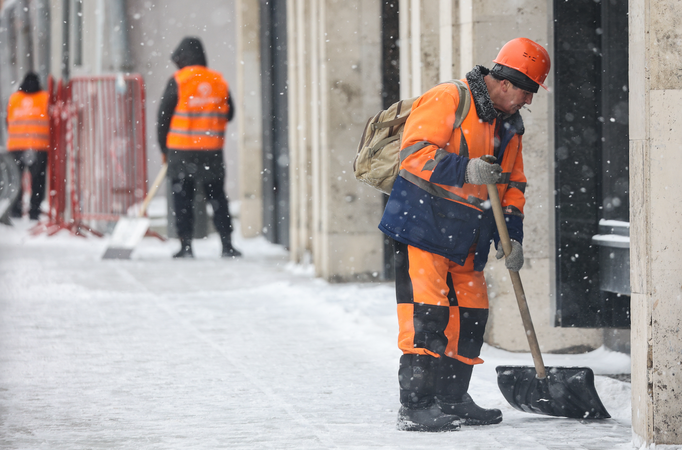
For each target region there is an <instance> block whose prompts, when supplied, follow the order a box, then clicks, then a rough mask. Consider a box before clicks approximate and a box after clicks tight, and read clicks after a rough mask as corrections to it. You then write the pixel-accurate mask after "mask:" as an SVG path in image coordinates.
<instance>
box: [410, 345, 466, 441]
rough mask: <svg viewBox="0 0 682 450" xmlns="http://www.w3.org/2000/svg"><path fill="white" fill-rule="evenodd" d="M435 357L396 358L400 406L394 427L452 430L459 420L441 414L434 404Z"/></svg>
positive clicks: (455, 427) (413, 356)
mask: <svg viewBox="0 0 682 450" xmlns="http://www.w3.org/2000/svg"><path fill="white" fill-rule="evenodd" d="M436 368H437V361H436V358H434V357H433V356H429V355H403V356H401V357H400V369H399V370H398V382H399V383H400V403H401V405H402V406H401V407H400V410H399V411H398V423H397V428H398V429H399V430H404V431H454V430H457V429H459V422H460V421H459V417H456V416H453V415H450V414H445V413H443V412H442V411H441V410H440V408H438V405H437V404H436V403H435V384H434V381H435V373H436V372H435V371H436Z"/></svg>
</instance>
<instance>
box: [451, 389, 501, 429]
mask: <svg viewBox="0 0 682 450" xmlns="http://www.w3.org/2000/svg"><path fill="white" fill-rule="evenodd" d="M438 406H440V409H441V411H443V412H444V413H447V414H452V415H455V416H457V417H459V418H460V419H462V423H463V424H464V425H492V424H495V423H500V422H502V411H500V410H499V409H496V408H491V409H485V408H481V407H480V406H478V405H477V404H476V403H474V400H473V399H472V398H471V396H470V395H469V394H464V395H463V396H462V399H461V400H460V401H459V402H457V403H446V402H443V401H441V400H440V399H439V400H438Z"/></svg>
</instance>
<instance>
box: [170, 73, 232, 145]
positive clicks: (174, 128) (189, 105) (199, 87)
mask: <svg viewBox="0 0 682 450" xmlns="http://www.w3.org/2000/svg"><path fill="white" fill-rule="evenodd" d="M175 81H176V83H177V85H178V104H177V106H176V107H175V111H174V113H173V118H172V119H171V123H170V130H169V132H168V137H167V139H166V144H167V146H168V148H169V149H174V150H222V148H223V144H224V142H225V129H226V126H227V115H228V112H229V111H228V104H227V96H228V85H227V82H226V81H225V80H224V79H223V77H222V75H221V74H220V73H218V72H216V71H214V70H211V69H208V68H206V67H204V66H188V67H185V68H183V69H180V70H178V71H177V72H176V73H175Z"/></svg>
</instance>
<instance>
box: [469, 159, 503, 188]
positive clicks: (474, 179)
mask: <svg viewBox="0 0 682 450" xmlns="http://www.w3.org/2000/svg"><path fill="white" fill-rule="evenodd" d="M485 158H487V159H488V160H490V161H495V160H496V159H497V158H495V157H494V156H490V155H486V156H485ZM500 178H502V167H501V166H500V165H499V164H492V163H488V162H486V161H484V160H483V159H482V158H477V159H471V160H469V163H468V164H467V171H466V175H465V176H464V182H465V183H469V184H497V182H498V181H500Z"/></svg>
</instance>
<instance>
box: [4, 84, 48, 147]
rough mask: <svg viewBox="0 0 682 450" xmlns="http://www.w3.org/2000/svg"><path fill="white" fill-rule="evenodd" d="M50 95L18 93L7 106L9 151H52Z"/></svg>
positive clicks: (43, 93) (40, 92) (11, 97)
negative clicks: (49, 112)
mask: <svg viewBox="0 0 682 450" xmlns="http://www.w3.org/2000/svg"><path fill="white" fill-rule="evenodd" d="M49 100H50V95H49V94H48V93H47V92H46V91H39V92H34V93H30V94H29V93H26V92H23V91H17V92H15V93H14V94H12V95H11V96H10V98H9V103H8V105H7V134H8V135H9V136H8V139H7V149H8V150H9V151H18V150H29V149H31V150H38V151H47V150H49V149H50V117H49V115H48V105H49Z"/></svg>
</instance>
